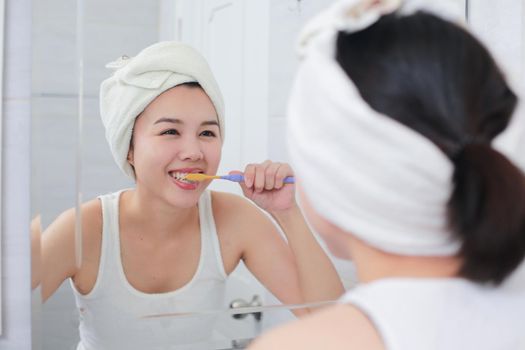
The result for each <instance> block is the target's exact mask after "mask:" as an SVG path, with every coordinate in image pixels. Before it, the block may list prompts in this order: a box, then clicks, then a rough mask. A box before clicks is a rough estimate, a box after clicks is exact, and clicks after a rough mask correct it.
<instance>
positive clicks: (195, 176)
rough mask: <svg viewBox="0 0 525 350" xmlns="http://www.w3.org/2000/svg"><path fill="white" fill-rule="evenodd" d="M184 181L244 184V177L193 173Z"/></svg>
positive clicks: (290, 181) (290, 178) (291, 180)
mask: <svg viewBox="0 0 525 350" xmlns="http://www.w3.org/2000/svg"><path fill="white" fill-rule="evenodd" d="M182 179H185V180H190V181H205V180H213V179H222V180H229V181H234V182H242V181H244V176H243V175H241V174H232V175H222V176H221V175H206V174H200V173H191V174H186V175H183V176H182ZM283 182H284V183H285V184H293V183H295V178H294V177H293V176H287V177H285V178H284V180H283Z"/></svg>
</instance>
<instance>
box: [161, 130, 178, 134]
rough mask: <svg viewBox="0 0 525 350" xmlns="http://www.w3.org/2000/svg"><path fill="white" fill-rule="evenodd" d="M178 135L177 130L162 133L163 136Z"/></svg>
mask: <svg viewBox="0 0 525 350" xmlns="http://www.w3.org/2000/svg"><path fill="white" fill-rule="evenodd" d="M178 134H179V132H178V131H177V129H168V130H166V131H163V132H162V133H161V135H178Z"/></svg>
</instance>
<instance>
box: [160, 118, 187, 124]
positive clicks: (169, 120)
mask: <svg viewBox="0 0 525 350" xmlns="http://www.w3.org/2000/svg"><path fill="white" fill-rule="evenodd" d="M159 123H174V124H183V121H182V120H180V119H177V118H166V117H163V118H159V119H157V121H155V123H153V124H159Z"/></svg>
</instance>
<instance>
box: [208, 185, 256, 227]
mask: <svg viewBox="0 0 525 350" xmlns="http://www.w3.org/2000/svg"><path fill="white" fill-rule="evenodd" d="M211 198H212V205H213V214H214V216H216V217H219V218H222V219H224V220H234V221H236V222H237V223H239V222H242V221H246V222H250V221H252V220H264V219H265V217H264V214H263V213H262V211H261V210H260V209H259V208H258V207H257V206H256V205H255V204H253V203H252V202H251V201H249V200H248V199H246V198H244V197H241V196H239V195H236V194H233V193H227V192H218V191H212V192H211Z"/></svg>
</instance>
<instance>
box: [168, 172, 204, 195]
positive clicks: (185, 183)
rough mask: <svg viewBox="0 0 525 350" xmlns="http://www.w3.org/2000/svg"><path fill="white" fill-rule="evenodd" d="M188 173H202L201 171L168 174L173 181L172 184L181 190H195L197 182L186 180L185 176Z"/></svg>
mask: <svg viewBox="0 0 525 350" xmlns="http://www.w3.org/2000/svg"><path fill="white" fill-rule="evenodd" d="M190 173H203V171H200V170H199V171H192V170H186V169H184V170H182V169H181V170H179V171H170V172H169V173H168V174H169V176H170V177H171V178H172V179H173V182H174V183H175V185H177V186H178V187H180V188H182V189H183V190H195V189H196V188H197V187H198V186H199V182H197V181H191V180H187V179H186V178H185V176H186V175H187V174H190Z"/></svg>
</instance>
